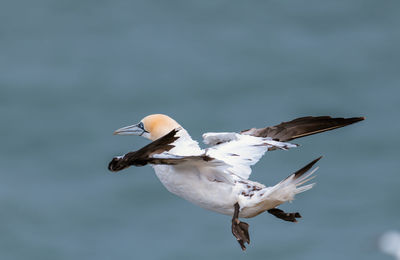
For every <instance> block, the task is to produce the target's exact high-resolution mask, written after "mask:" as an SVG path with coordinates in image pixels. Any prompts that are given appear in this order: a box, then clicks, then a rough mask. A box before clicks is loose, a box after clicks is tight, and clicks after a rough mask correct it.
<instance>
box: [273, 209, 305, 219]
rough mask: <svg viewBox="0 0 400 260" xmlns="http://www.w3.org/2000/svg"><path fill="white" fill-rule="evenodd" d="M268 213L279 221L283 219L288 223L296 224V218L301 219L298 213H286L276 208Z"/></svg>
mask: <svg viewBox="0 0 400 260" xmlns="http://www.w3.org/2000/svg"><path fill="white" fill-rule="evenodd" d="M268 212H269V213H270V214H272V215H274V216H275V217H277V218H280V219H283V220H286V221H290V222H297V219H296V218H301V215H300V213H299V212H293V213H286V212H284V211H283V210H281V209H278V208H273V209H269V210H268Z"/></svg>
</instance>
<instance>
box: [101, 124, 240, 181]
mask: <svg viewBox="0 0 400 260" xmlns="http://www.w3.org/2000/svg"><path fill="white" fill-rule="evenodd" d="M178 131H179V130H172V131H171V132H170V133H168V134H167V135H165V136H163V137H161V138H159V139H157V140H156V141H154V142H152V143H150V144H148V145H146V146H144V147H143V148H141V149H140V150H138V151H134V152H129V153H127V154H125V155H122V156H117V157H114V158H113V159H112V160H111V162H110V163H109V165H108V169H109V170H110V171H113V172H116V171H120V170H123V169H125V168H128V167H130V166H144V165H146V164H153V165H160V164H161V165H174V166H175V167H181V168H182V167H188V169H189V170H193V169H194V168H198V169H201V170H199V172H201V173H202V174H203V175H204V176H206V177H207V178H208V179H209V180H210V181H220V182H225V183H229V184H233V179H232V176H231V174H228V171H226V169H227V168H228V167H229V165H227V164H226V163H225V162H223V161H221V160H218V159H216V158H213V157H211V156H209V155H208V154H206V151H203V152H202V153H201V154H197V155H187V156H185V155H176V154H172V153H170V152H169V151H170V150H171V149H172V148H174V143H175V141H176V140H177V139H178V138H179V137H177V136H175V134H176V133H177V132H178Z"/></svg>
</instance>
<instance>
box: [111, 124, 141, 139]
mask: <svg viewBox="0 0 400 260" xmlns="http://www.w3.org/2000/svg"><path fill="white" fill-rule="evenodd" d="M144 132H145V130H144V129H143V128H141V127H140V126H139V124H136V125H130V126H125V127H122V128H120V129H117V130H115V131H114V135H139V136H140V135H142V134H143V133H144Z"/></svg>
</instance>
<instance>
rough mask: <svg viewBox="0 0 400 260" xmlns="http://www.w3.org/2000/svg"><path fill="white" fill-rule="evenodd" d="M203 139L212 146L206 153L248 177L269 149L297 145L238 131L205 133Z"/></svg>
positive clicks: (230, 171) (229, 171)
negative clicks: (252, 167) (238, 132)
mask: <svg viewBox="0 0 400 260" xmlns="http://www.w3.org/2000/svg"><path fill="white" fill-rule="evenodd" d="M203 141H204V143H205V144H207V145H209V146H210V147H209V148H207V149H206V154H207V155H208V156H210V157H212V158H215V159H217V160H220V161H223V162H225V163H226V164H227V165H229V167H228V168H227V172H228V173H231V174H234V175H236V176H239V177H241V178H243V179H248V178H249V176H250V174H251V166H252V165H254V164H256V163H257V162H258V161H259V160H260V158H261V157H262V156H263V155H264V153H265V152H266V151H267V150H270V149H283V150H286V149H289V148H292V147H296V146H297V145H295V144H291V143H285V142H279V141H274V140H272V139H271V138H269V137H267V138H264V137H254V136H250V135H242V134H237V133H205V134H203Z"/></svg>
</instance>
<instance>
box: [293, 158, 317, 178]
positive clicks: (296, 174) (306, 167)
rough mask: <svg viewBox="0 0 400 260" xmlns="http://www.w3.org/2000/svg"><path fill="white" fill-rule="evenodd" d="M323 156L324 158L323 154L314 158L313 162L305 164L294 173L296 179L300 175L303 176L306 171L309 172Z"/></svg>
mask: <svg viewBox="0 0 400 260" xmlns="http://www.w3.org/2000/svg"><path fill="white" fill-rule="evenodd" d="M321 158H322V156H320V157H318V158H317V159H315V160H313V161H312V162H310V163H309V164H307V165H306V166H304V167H303V168H301V169H300V170H298V171H296V172H295V173H293V174H294V179H297V178H299V177H300V176H302V175H303V174H304V173H306V172H308V171H309V170H310V169H311V168H312V167H313V166H314V164H316V163H317V162H318V161H319V160H321Z"/></svg>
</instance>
